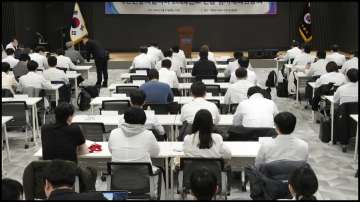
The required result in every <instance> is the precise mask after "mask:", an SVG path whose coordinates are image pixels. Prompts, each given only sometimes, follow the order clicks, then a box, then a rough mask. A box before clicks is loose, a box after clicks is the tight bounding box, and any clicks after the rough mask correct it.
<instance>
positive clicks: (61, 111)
mask: <svg viewBox="0 0 360 202" xmlns="http://www.w3.org/2000/svg"><path fill="white" fill-rule="evenodd" d="M73 115H74V106H73V105H72V104H69V103H66V102H62V103H60V104H59V105H58V106H56V108H55V119H56V123H61V124H66V123H67V121H68V119H69V117H72V116H73Z"/></svg>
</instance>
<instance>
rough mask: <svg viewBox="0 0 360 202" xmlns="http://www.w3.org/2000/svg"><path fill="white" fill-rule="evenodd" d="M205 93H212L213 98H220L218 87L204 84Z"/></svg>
mask: <svg viewBox="0 0 360 202" xmlns="http://www.w3.org/2000/svg"><path fill="white" fill-rule="evenodd" d="M205 87H206V92H208V93H212V95H213V96H220V85H213V84H206V85H205Z"/></svg>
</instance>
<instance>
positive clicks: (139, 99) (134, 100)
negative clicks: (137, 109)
mask: <svg viewBox="0 0 360 202" xmlns="http://www.w3.org/2000/svg"><path fill="white" fill-rule="evenodd" d="M145 99H146V94H145V93H144V92H143V91H142V90H140V89H136V90H133V91H131V93H130V102H131V104H132V105H135V106H142V105H143V104H144V102H145Z"/></svg>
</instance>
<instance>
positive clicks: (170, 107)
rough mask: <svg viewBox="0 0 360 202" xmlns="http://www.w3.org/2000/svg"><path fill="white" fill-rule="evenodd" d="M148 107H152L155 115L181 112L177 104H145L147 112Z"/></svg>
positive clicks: (144, 107)
mask: <svg viewBox="0 0 360 202" xmlns="http://www.w3.org/2000/svg"><path fill="white" fill-rule="evenodd" d="M148 107H150V109H151V110H154V111H155V114H169V113H170V114H178V112H179V110H180V106H179V104H178V103H177V102H171V103H168V104H154V103H145V104H144V106H143V109H144V110H146V109H148Z"/></svg>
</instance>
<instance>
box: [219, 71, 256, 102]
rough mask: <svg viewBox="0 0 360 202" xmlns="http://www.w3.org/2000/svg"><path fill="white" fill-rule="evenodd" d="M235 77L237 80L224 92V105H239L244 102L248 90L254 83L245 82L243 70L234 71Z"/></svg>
mask: <svg viewBox="0 0 360 202" xmlns="http://www.w3.org/2000/svg"><path fill="white" fill-rule="evenodd" d="M235 75H236V77H237V79H238V80H237V81H236V82H235V83H233V84H231V85H230V86H229V88H228V90H227V91H226V93H225V97H224V103H225V104H233V103H240V102H241V101H243V100H246V99H247V92H248V90H249V88H250V87H251V86H254V83H252V82H250V81H248V80H246V78H247V71H246V69H245V68H243V67H240V68H238V69H237V70H236V71H235Z"/></svg>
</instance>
